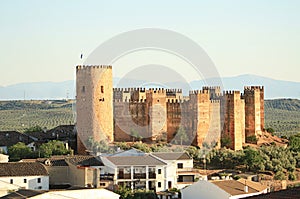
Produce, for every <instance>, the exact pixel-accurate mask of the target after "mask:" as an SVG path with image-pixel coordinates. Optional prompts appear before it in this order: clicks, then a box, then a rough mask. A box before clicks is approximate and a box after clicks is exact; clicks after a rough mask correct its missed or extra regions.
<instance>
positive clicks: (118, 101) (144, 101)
mask: <svg viewBox="0 0 300 199" xmlns="http://www.w3.org/2000/svg"><path fill="white" fill-rule="evenodd" d="M113 102H114V103H124V104H128V103H141V104H145V103H146V102H147V100H146V99H139V101H132V100H130V99H128V100H126V99H125V100H124V101H123V100H121V99H113Z"/></svg>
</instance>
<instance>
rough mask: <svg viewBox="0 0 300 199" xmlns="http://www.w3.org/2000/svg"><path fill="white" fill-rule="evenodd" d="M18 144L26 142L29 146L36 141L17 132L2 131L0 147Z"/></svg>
mask: <svg viewBox="0 0 300 199" xmlns="http://www.w3.org/2000/svg"><path fill="white" fill-rule="evenodd" d="M18 142H24V143H25V144H26V145H27V144H30V143H32V142H34V139H33V138H32V137H31V136H28V135H26V134H23V133H20V132H17V131H0V146H7V147H10V146H12V145H15V144H17V143H18Z"/></svg>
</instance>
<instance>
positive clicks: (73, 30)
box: [0, 0, 300, 86]
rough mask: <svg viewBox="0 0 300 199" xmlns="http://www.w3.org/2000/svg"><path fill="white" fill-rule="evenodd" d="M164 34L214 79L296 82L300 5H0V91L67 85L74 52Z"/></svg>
mask: <svg viewBox="0 0 300 199" xmlns="http://www.w3.org/2000/svg"><path fill="white" fill-rule="evenodd" d="M145 27H154V28H164V29H170V30H173V31H176V32H179V33H182V34H184V35H186V36H188V37H189V38H191V39H193V40H194V41H196V42H197V43H198V44H199V45H200V46H202V47H203V48H204V50H205V51H206V52H207V53H208V55H209V56H210V57H211V59H212V60H213V61H214V63H215V65H216V67H217V69H218V71H219V73H220V74H221V76H235V75H240V74H256V75H261V76H267V77H271V78H275V79H282V80H292V81H298V82H299V81H300V78H299V72H300V69H299V67H300V56H299V52H300V1H297V0H294V1H291V0H285V1H282V0H280V1H279V0H270V1H261V0H249V1H238V0H236V1H231V0H224V1H196V0H195V1H174V0H172V1H161V0H151V1H140V0H136V1H130V0H128V1H121V0H120V1H104V0H103V1H100V0H95V1H93V0H81V1H79V0H64V1H62V0H55V1H53V0H51V1H50V0H49V1H44V0H26V1H23V0H19V1H16V0H10V1H4V0H2V1H0V30H1V31H0V35H1V37H0V54H1V59H0V66H1V73H0V86H5V85H10V84H15V83H20V82H36V81H55V82H57V81H64V80H70V79H74V78H75V77H74V74H75V73H74V68H75V65H76V64H78V61H79V60H78V58H79V55H80V53H81V52H84V53H85V54H87V55H88V54H89V53H90V52H92V51H93V49H95V48H96V47H97V46H98V45H99V44H100V43H102V42H104V41H105V40H107V39H109V38H110V37H112V36H114V35H117V34H119V33H122V32H125V31H129V30H133V29H138V28H145Z"/></svg>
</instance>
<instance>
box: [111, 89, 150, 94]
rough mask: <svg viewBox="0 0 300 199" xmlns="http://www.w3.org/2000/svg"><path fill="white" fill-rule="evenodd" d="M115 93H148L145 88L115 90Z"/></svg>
mask: <svg viewBox="0 0 300 199" xmlns="http://www.w3.org/2000/svg"><path fill="white" fill-rule="evenodd" d="M113 91H114V92H126V93H128V92H130V91H139V92H146V89H145V88H113Z"/></svg>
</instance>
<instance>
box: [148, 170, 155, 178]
mask: <svg viewBox="0 0 300 199" xmlns="http://www.w3.org/2000/svg"><path fill="white" fill-rule="evenodd" d="M148 178H149V179H155V178H156V173H155V172H149V173H148Z"/></svg>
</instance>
